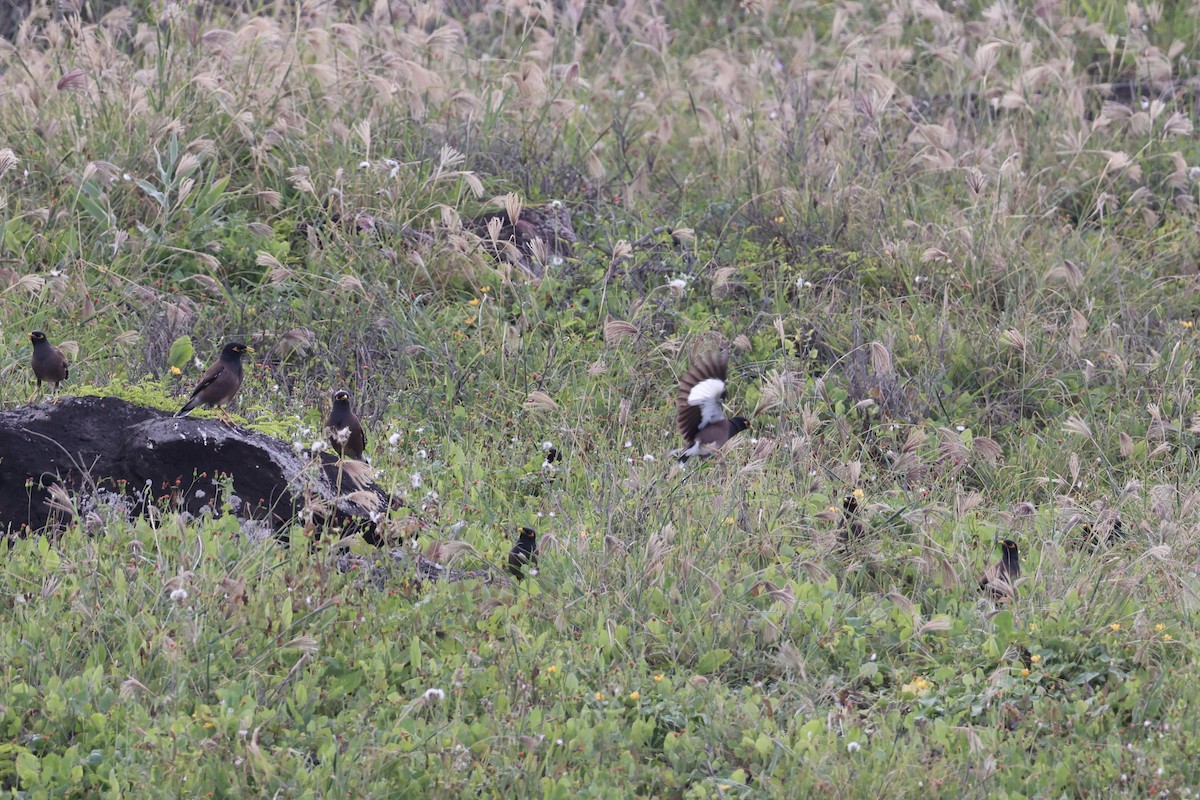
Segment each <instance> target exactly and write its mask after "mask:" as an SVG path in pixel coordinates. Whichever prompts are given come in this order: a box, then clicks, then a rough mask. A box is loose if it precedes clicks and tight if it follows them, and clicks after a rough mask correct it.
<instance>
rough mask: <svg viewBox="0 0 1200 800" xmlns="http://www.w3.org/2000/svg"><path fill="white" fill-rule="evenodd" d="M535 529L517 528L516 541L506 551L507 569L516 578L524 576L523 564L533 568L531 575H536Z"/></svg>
mask: <svg viewBox="0 0 1200 800" xmlns="http://www.w3.org/2000/svg"><path fill="white" fill-rule="evenodd" d="M537 562H538V557H537V531H535V530H534V529H533V528H518V529H517V543H516V544H515V545H513V549H512V550H510V551H509V552H508V571H509V572H511V573H512V574H513V577H515V578H516V579H517V580H521V579H522V578H524V577H525V565H526V564H528V565H529V566H530V567H533V569H531V570H530V574H531V575H537V568H536V567H537Z"/></svg>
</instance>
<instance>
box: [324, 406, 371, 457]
mask: <svg viewBox="0 0 1200 800" xmlns="http://www.w3.org/2000/svg"><path fill="white" fill-rule="evenodd" d="M325 435H326V436H328V437H329V446H330V447H332V448H333V449H334V450H336V451H337V454H338V455H339V456H341V457H342V458H354V459H358V460H360V461H361V460H362V454H363V448H365V447H366V446H367V435H366V434H365V433H363V429H362V424H361V423H360V422H359V421H358V415H356V414H355V413H354V412H353V411H351V410H350V393H349V392H347V391H346V390H345V389H339V390H338V391H337V392H335V393H334V395H333V408H332V409H331V410H330V412H329V419H327V420H325Z"/></svg>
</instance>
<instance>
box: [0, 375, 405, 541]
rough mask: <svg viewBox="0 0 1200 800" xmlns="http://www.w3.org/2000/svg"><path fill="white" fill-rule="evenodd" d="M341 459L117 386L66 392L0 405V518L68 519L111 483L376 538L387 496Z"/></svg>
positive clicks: (139, 503)
mask: <svg viewBox="0 0 1200 800" xmlns="http://www.w3.org/2000/svg"><path fill="white" fill-rule="evenodd" d="M354 464H357V462H354ZM363 468H364V470H365V465H363ZM350 469H353V467H351V468H350ZM350 469H345V468H339V466H338V462H337V460H336V458H335V457H334V456H333V455H331V454H328V453H322V454H320V456H319V460H318V459H317V457H315V456H310V455H309V454H308V453H300V454H297V453H296V452H295V451H294V450H293V449H292V447H291V445H289V444H288V443H287V442H282V441H280V440H278V439H274V438H272V437H270V436H265V435H263V434H261V433H254V432H252V431H247V430H244V429H242V428H238V427H235V426H232V425H228V424H226V423H224V422H221V421H219V420H214V419H191V418H175V417H173V416H171V414H170V413H168V412H166V411H159V410H157V409H152V408H143V407H141V406H136V405H133V404H132V403H128V402H126V401H124V400H119V399H117V398H115V397H70V398H64V399H63V400H62V401H60V402H58V403H54V404H51V403H43V404H41V405H35V406H25V407H22V408H18V409H14V410H11V411H4V412H0V530H7V531H9V532H21V531H39V530H42V529H43V528H46V527H47V526H48V525H51V526H52V525H54V524H57V523H60V522H69V521H71V518H72V517H73V516H74V514H75V513H76V512H80V513H82V510H84V509H87V508H90V507H92V506H94V505H95V502H94V498H95V497H96V496H97V495H98V494H99V495H105V496H111V495H112V494H114V493H115V494H118V495H121V496H123V497H124V498H126V500H127V503H128V507H129V508H131V509H132V510H135V511H137V512H141V513H146V512H147V510H148V509H150V508H152V507H162V506H164V505H165V506H166V507H170V508H174V509H178V510H181V511H186V512H188V513H190V514H193V515H202V514H214V513H224V512H230V511H231V512H233V513H235V514H237V515H238V516H239V517H241V518H243V519H253V520H260V521H263V522H266V523H268V524H270V526H271V527H272V528H273V529H275V530H276V531H278V530H279V529H280V528H281V527H283V526H284V525H287V524H290V523H292V522H293V521H296V520H299V521H303V522H305V523H308V522H311V523H312V524H313V525H314V526H320V525H326V524H328V525H334V526H340V527H342V529H343V532H345V533H349V532H361V533H363V534H364V537H365V538H367V539H368V541H374V539H375V537H376V529H377V524H376V523H377V521H378V520H380V519H381V517H382V516H383V515H384V514H385V512H386V511H387V510H388V508H389V503H390V498H389V497H388V496H387V494H386V493H384V491H383V490H382V489H380V487H379V486H377V485H376V484H374V483H372V482H369V481H366V482H365V483H364V485H363V486H362V487H361V488H360V487H359V486H358V485H357V484H356V483H354V481H353V480H352V478H351V475H350ZM339 472H340V473H341V474H340V475H339ZM339 481H340V485H341V487H342V490H341V491H340V492H339V491H337V488H336V487H338V486H339ZM84 500H86V502H84ZM110 505H111V503H110Z"/></svg>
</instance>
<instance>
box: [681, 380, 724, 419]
mask: <svg viewBox="0 0 1200 800" xmlns="http://www.w3.org/2000/svg"><path fill="white" fill-rule="evenodd" d="M724 396H725V381H723V380H721V379H720V378H707V379H705V380H702V381H700V382H699V383H697V384H696V385H695V386H693V387H692V390H691V391H690V392H688V405H689V406H699V407H700V430H703V429H705V428H707V427H708V426H709V425H712V424H713V423H714V422H720V421H721V420H723V419H725V412H724V411H722V410H721V398H722V397H724Z"/></svg>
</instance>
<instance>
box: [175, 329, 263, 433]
mask: <svg viewBox="0 0 1200 800" xmlns="http://www.w3.org/2000/svg"><path fill="white" fill-rule="evenodd" d="M253 352H254V351H253V350H252V349H250V348H249V347H246V345H244V344H242V343H241V342H230V343H229V344H227V345H225V349H224V350H222V351H221V357H220V358H218V359H217V360H216V361H214V362H213V365H212V366H211V367H209V368H208V369H206V370H205V371H204V374H203V375H201V376H200V383H199V384H197V386H196V390H195V391H194V392H192V396H191V397H190V398H188V401H187V402H186V403H184V405H183V408H181V409H179V413H177V414H176V415H175V416H177V417H186V416H187V415H188V412H190V411H191V410H192V409H193V408H196V407H198V406H204V407H205V408H217V407H219V406H223V405H225V404H226V403H228V402H229V401H230V400H232V399H233V396H234V395H235V394H237V393H238V389H240V388H242V354H243V353H253Z"/></svg>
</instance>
